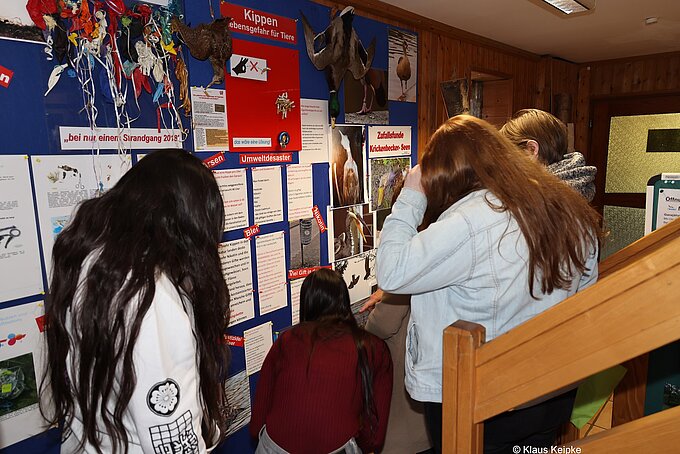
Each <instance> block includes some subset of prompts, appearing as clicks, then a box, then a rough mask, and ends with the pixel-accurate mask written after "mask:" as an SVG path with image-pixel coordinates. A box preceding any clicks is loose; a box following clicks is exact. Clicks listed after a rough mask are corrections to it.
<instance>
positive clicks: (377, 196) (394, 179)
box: [369, 158, 411, 211]
mask: <svg viewBox="0 0 680 454" xmlns="http://www.w3.org/2000/svg"><path fill="white" fill-rule="evenodd" d="M369 165H370V170H369V172H370V173H369V175H370V188H371V210H372V211H376V210H385V209H389V208H392V204H393V202H394V200H393V199H394V195H395V194H398V191H400V190H401V187H402V186H403V185H404V180H405V179H406V174H407V173H408V171H409V169H410V168H411V159H410V158H383V159H371V160H370V161H369Z"/></svg>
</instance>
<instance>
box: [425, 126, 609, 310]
mask: <svg viewBox="0 0 680 454" xmlns="http://www.w3.org/2000/svg"><path fill="white" fill-rule="evenodd" d="M420 165H421V170H422V179H421V184H422V186H423V189H424V191H425V194H426V196H427V209H426V211H425V216H424V219H423V226H428V225H430V224H431V223H433V222H435V221H436V220H437V219H438V218H439V216H440V215H441V214H442V213H443V212H444V211H445V210H447V209H448V208H449V207H450V206H451V205H453V204H454V203H456V202H457V201H458V200H460V199H462V198H463V197H465V196H466V195H467V194H469V193H471V192H473V191H476V190H478V189H487V190H489V191H490V192H491V193H493V194H494V195H495V196H496V197H497V198H498V199H499V200H500V205H496V204H494V203H492V202H490V201H488V202H487V203H489V206H491V207H492V208H493V209H495V210H498V211H506V210H507V211H509V212H510V214H511V215H512V216H513V217H514V218H515V220H516V221H517V223H518V224H519V227H520V229H521V230H522V233H523V235H524V238H525V240H526V242H527V246H528V248H529V291H530V293H531V295H532V296H534V281H535V279H536V278H537V277H538V280H539V281H540V283H541V292H542V293H548V294H549V293H551V292H552V291H553V290H554V289H556V288H559V289H567V288H569V286H570V285H571V281H572V280H573V276H574V275H575V274H577V273H578V274H580V273H583V272H584V271H585V270H586V260H587V259H588V254H589V253H590V251H591V250H592V249H593V248H594V247H595V246H596V245H597V242H598V239H599V238H600V237H601V236H602V235H601V229H600V216H599V214H598V213H597V212H596V211H595V210H594V209H593V208H592V207H591V206H590V205H588V203H587V202H586V200H585V199H584V198H583V197H581V195H579V194H578V193H577V192H576V191H574V190H573V189H571V188H570V187H569V186H567V185H566V184H565V183H563V182H562V181H560V180H559V179H558V178H557V177H555V176H553V175H552V174H550V173H549V172H548V171H547V170H546V169H545V168H544V167H543V166H542V165H541V164H540V163H537V162H535V161H533V160H532V159H531V158H530V157H528V156H526V155H525V154H524V153H522V152H521V151H520V150H518V149H517V148H516V147H515V146H514V145H513V144H512V143H511V142H510V141H509V140H508V139H506V138H505V137H503V136H501V134H500V133H499V132H498V131H497V130H496V129H495V128H494V127H493V126H492V125H490V124H489V123H487V122H486V121H484V120H480V119H478V118H475V117H471V116H469V115H459V116H456V117H453V118H450V119H449V120H448V121H446V122H445V123H444V124H443V125H442V126H440V127H439V129H437V131H436V132H435V133H434V134H433V135H432V137H431V138H430V140H429V142H428V144H427V146H426V147H425V152H424V154H423V157H422V160H421V163H420Z"/></svg>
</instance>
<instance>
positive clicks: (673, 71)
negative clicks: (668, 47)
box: [665, 56, 680, 90]
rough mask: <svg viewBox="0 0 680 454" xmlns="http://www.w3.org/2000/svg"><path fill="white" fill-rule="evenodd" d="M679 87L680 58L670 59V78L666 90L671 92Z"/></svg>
mask: <svg viewBox="0 0 680 454" xmlns="http://www.w3.org/2000/svg"><path fill="white" fill-rule="evenodd" d="M678 86H680V56H676V57H673V58H670V59H669V65H668V78H667V80H666V87H665V88H666V89H668V90H671V89H673V88H675V87H678Z"/></svg>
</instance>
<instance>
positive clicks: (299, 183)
mask: <svg viewBox="0 0 680 454" xmlns="http://www.w3.org/2000/svg"><path fill="white" fill-rule="evenodd" d="M286 173H287V176H288V191H287V192H288V220H289V221H292V220H295V219H306V218H309V217H311V216H312V207H313V206H314V193H313V187H312V165H311V164H301V165H290V166H288V167H286Z"/></svg>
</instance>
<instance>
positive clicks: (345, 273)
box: [333, 249, 377, 303]
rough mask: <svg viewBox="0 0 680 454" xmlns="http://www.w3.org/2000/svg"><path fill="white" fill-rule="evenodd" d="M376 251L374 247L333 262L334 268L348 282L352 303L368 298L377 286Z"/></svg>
mask: <svg viewBox="0 0 680 454" xmlns="http://www.w3.org/2000/svg"><path fill="white" fill-rule="evenodd" d="M375 252H376V251H375V249H374V250H371V251H368V252H366V253H364V254H360V255H356V256H354V257H351V258H349V259H345V260H339V261H337V262H335V263H334V264H333V269H334V270H335V271H337V272H338V273H340V275H341V276H342V278H343V279H344V280H345V283H346V284H347V289H348V290H349V298H350V302H351V303H354V302H357V301H361V300H363V299H365V298H368V297H369V296H370V295H371V293H373V290H374V287H376V286H377V281H376V277H375V255H376V254H375Z"/></svg>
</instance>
